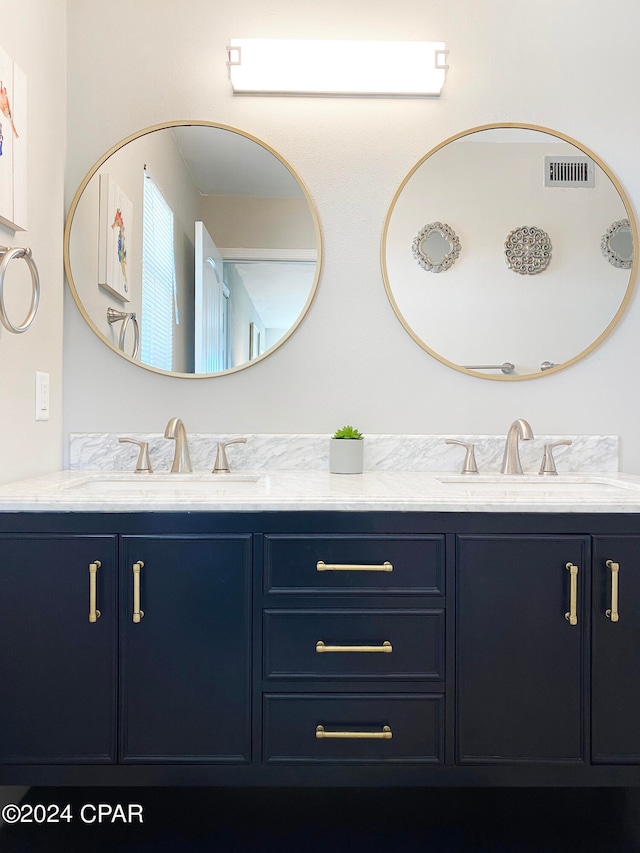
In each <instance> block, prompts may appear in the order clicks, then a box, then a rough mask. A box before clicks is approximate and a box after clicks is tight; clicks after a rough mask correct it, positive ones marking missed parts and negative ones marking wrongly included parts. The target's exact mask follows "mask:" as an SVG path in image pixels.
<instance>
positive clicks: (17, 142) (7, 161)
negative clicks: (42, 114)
mask: <svg viewBox="0 0 640 853" xmlns="http://www.w3.org/2000/svg"><path fill="white" fill-rule="evenodd" d="M0 222H1V223H2V224H3V225H7V226H8V227H9V228H11V229H13V230H14V231H26V228H27V78H26V77H25V75H24V74H23V72H22V71H21V70H20V68H18V66H17V65H16V64H15V62H14V61H13V59H11V57H10V56H9V54H8V53H6V52H5V51H4V50H3V49H2V48H1V47H0Z"/></svg>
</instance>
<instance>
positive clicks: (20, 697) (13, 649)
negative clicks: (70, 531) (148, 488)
mask: <svg viewBox="0 0 640 853" xmlns="http://www.w3.org/2000/svg"><path fill="white" fill-rule="evenodd" d="M116 543H117V537H115V536H82V535H63V536H58V535H54V534H41V535H36V534H34V535H18V534H16V535H11V534H0V696H1V700H0V763H2V764H37V763H41V764H102V763H109V762H113V761H115V759H116V749H115V747H116V664H117V651H116V649H117V646H116V627H117V618H116V617H117V613H116V584H115V582H116V570H115V569H116V565H117V547H116Z"/></svg>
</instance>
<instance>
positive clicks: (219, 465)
mask: <svg viewBox="0 0 640 853" xmlns="http://www.w3.org/2000/svg"><path fill="white" fill-rule="evenodd" d="M246 443H247V439H246V438H232V439H231V441H219V442H218V449H217V452H216V461H215V465H214V466H213V471H212V472H211V473H212V474H228V473H229V463H228V461H227V453H226V450H225V448H227V447H229V445H230V444H246Z"/></svg>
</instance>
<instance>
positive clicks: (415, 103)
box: [1, 0, 640, 473]
mask: <svg viewBox="0 0 640 853" xmlns="http://www.w3.org/2000/svg"><path fill="white" fill-rule="evenodd" d="M621 15H624V21H625V24H624V26H623V27H621V26H620V19H621ZM68 18H69V29H68V39H69V53H68V62H69V86H68V96H69V101H68V123H69V145H68V156H67V193H68V198H69V199H70V197H71V195H72V194H73V192H74V190H75V188H76V187H77V186H78V184H79V182H80V181H81V179H82V177H83V175H84V174H85V173H86V171H87V170H88V169H89V168H90V166H91V165H92V163H93V162H95V160H96V159H97V158H98V157H99V156H100V155H101V154H102V153H103V152H104V151H105V150H106V149H107V148H109V147H110V146H111V145H112V144H114V143H115V142H117V141H118V140H119V139H122V138H124V137H125V136H127V135H128V134H129V133H131V132H133V131H135V130H137V129H138V128H140V127H143V126H147V125H151V124H155V123H157V122H161V121H165V120H170V119H176V118H197V119H209V120H213V121H216V122H221V123H223V124H228V125H231V126H233V127H238V128H240V129H242V130H245V131H246V132H248V133H251V134H253V135H255V136H257V137H258V138H260V139H262V140H264V141H265V142H266V143H267V144H269V145H270V146H272V147H273V148H274V149H275V150H277V151H278V152H279V153H280V154H281V155H282V156H283V157H285V158H286V159H287V160H288V161H289V162H290V163H291V165H292V166H293V168H294V169H295V170H296V171H297V172H298V173H299V174H300V176H301V177H302V179H303V180H304V182H305V183H306V185H307V187H308V189H309V191H310V193H311V196H312V198H313V199H314V200H315V203H316V205H317V208H318V212H319V217H320V222H321V225H322V230H323V236H324V250H325V251H324V263H323V269H322V277H321V280H320V285H319V288H318V293H317V296H316V299H315V302H314V304H313V305H312V308H311V311H310V313H309V315H308V316H307V318H306V320H305V321H304V322H303V324H302V325H301V326H300V328H299V329H298V330H297V331H296V333H295V334H294V335H293V336H292V337H291V338H290V339H289V340H288V341H287V342H286V343H285V345H284V346H283V347H281V348H280V349H279V350H277V351H276V352H275V353H274V354H273V355H271V356H270V357H269V358H267V359H265V360H264V361H262V362H260V363H259V364H258V365H255V366H253V367H250V368H248V369H246V370H242V371H240V372H238V373H236V374H232V375H230V376H226V377H221V378H217V379H215V378H214V379H201V380H189V381H187V380H180V379H173V378H170V377H164V376H159V375H154V374H152V373H149V372H148V371H143V370H141V369H140V368H136V367H134V366H133V365H131V364H129V363H127V362H125V361H124V360H123V359H119V358H118V356H117V355H115V354H114V353H112V352H111V351H109V350H108V349H107V348H106V347H104V345H102V344H100V343H99V342H98V341H97V339H96V338H95V337H94V336H93V334H92V333H91V331H90V330H88V329H87V327H86V326H85V324H84V322H83V321H82V318H81V317H80V315H79V314H78V311H77V309H76V308H75V306H74V304H73V303H72V302H71V300H70V299H67V302H66V311H65V380H66V381H65V432H66V433H68V432H69V431H84V430H114V431H123V432H129V431H135V430H150V431H159V430H161V429H162V428H163V427H164V425H165V424H166V421H167V420H168V418H169V417H170V416H172V415H180V416H181V417H182V418H183V419H184V421H185V423H186V425H187V427H188V429H189V430H191V431H200V432H209V431H210V432H215V431H223V432H238V433H242V432H244V431H265V432H280V431H283V432H289V431H301V432H319V431H324V432H327V433H329V432H331V431H333V430H334V429H335V428H336V426H337V425H340V424H342V423H344V422H346V421H348V422H349V423H354V424H355V425H356V426H358V427H359V428H360V429H361V430H363V431H364V432H391V433H403V432H416V433H435V432H444V433H446V432H459V431H470V432H473V431H475V432H480V433H503V434H504V432H505V430H506V428H507V426H508V424H509V423H510V422H511V421H512V420H513V418H514V417H517V416H522V417H526V418H527V419H528V420H530V422H531V423H532V425H533V428H534V430H535V431H537V432H539V433H554V434H555V433H562V432H569V433H571V432H575V433H584V432H588V433H596V434H597V433H618V434H620V435H621V436H622V454H623V467H624V468H625V469H627V470H630V471H635V472H638V473H640V442H639V441H638V438H637V436H638V432H639V429H640V395H638V394H636V393H635V385H636V382H635V372H636V365H637V364H638V362H639V356H638V345H637V327H638V324H639V323H640V304H639V302H638V299H637V297H634V298H633V299H632V301H631V304H630V306H629V310H628V311H627V314H626V316H625V317H624V318H623V320H622V322H621V323H620V325H619V326H618V328H617V329H616V330H615V332H614V334H613V335H612V336H610V338H609V339H608V340H607V341H606V342H605V344H604V345H603V346H602V347H600V348H599V349H598V350H596V351H595V352H594V353H593V354H592V355H591V356H590V357H589V358H588V359H586V360H584V361H582V362H581V363H580V364H578V365H576V366H574V367H572V368H570V369H568V370H566V371H564V372H561V373H559V374H556V375H553V376H547V377H546V378H543V379H537V380H533V381H528V382H515V383H507V384H505V383H499V382H491V381H487V380H481V379H476V378H471V377H467V376H465V375H463V374H459V373H456V372H454V371H452V370H450V369H448V368H447V367H445V366H443V365H442V364H440V363H439V362H437V361H435V360H433V359H432V358H431V357H430V356H429V355H428V354H426V353H425V352H424V351H423V350H421V349H420V348H419V347H418V346H417V345H416V344H415V343H414V342H413V341H412V340H411V339H410V337H409V336H408V335H407V334H406V332H405V331H404V329H403V328H402V326H401V324H400V323H399V321H398V320H397V318H396V316H395V314H394V313H393V311H392V309H391V307H390V305H389V302H388V299H387V296H386V293H385V289H384V286H383V280H382V274H381V269H380V240H381V234H382V228H383V223H384V220H385V216H386V212H387V209H388V206H389V204H390V202H391V200H392V198H393V195H394V193H395V191H396V189H397V188H398V186H399V184H400V182H401V181H402V179H403V178H404V176H405V175H406V174H407V172H408V171H409V170H410V169H411V168H412V167H413V166H414V164H415V163H416V162H417V161H418V160H419V159H420V158H421V157H422V156H423V155H424V154H425V153H426V152H427V151H428V150H429V149H430V148H432V147H433V146H435V145H436V144H437V143H439V142H440V141H441V140H443V139H445V138H447V137H449V136H451V135H452V134H454V133H457V132H459V131H462V130H464V129H466V128H469V127H473V126H475V125H479V124H484V123H487V122H492V121H498V120H503V121H524V122H530V123H534V124H540V125H546V126H548V127H551V128H555V129H557V130H559V131H561V132H564V133H566V134H568V135H569V136H572V137H574V138H576V139H578V140H580V141H582V142H583V143H584V144H585V145H587V146H589V147H590V148H592V149H593V151H594V152H595V153H596V154H598V155H599V156H600V157H602V159H603V160H604V162H605V163H607V164H608V165H609V167H611V168H612V170H613V171H614V173H615V174H616V175H617V176H618V177H619V179H620V180H621V181H622V183H623V185H624V186H625V189H626V190H627V192H628V194H629V195H630V198H631V200H632V203H633V204H634V207H637V205H638V201H639V200H640V171H639V170H638V168H637V140H638V138H640V111H638V110H635V109H634V108H633V104H634V103H635V100H636V88H637V80H638V76H639V72H640V59H639V58H638V51H637V44H636V42H637V33H638V31H639V30H640V5H638V4H634V3H630V2H623V0H619V2H618V0H614V2H613V5H610V6H609V7H608V9H607V14H602V4H601V3H599V2H596V0H583V2H580V3H577V2H575V0H539V2H538V3H536V6H535V13H534V14H524V12H523V4H522V3H519V2H513V0H483V2H468V0H427V2H425V0H397V2H394V3H389V2H388V0H367V2H365V0H352V2H350V3H345V2H344V0H323V3H322V14H321V15H319V14H318V4H317V2H315V0H299V2H297V3H291V2H287V0H272V2H269V3H264V2H261V0H238V2H235V3H228V2H222V0H189V2H188V3H187V4H186V5H185V4H183V5H182V6H176V4H172V3H169V2H163V3H162V4H161V3H159V2H158V0H136V2H131V0H112V2H110V3H109V4H108V6H107V7H105V6H104V4H102V3H97V2H87V0H69V3H68ZM247 22H249V23H250V27H249V29H250V33H247V27H248V24H247ZM247 34H249V35H253V36H271V37H305V36H306V37H313V38H341V37H342V38H362V39H381V38H384V39H407V38H409V39H415V38H425V39H434V40H437V39H442V40H444V41H446V43H447V47H448V48H449V50H450V54H449V62H450V71H449V73H448V77H447V81H446V83H445V87H444V90H443V93H442V97H441V98H439V99H416V100H410V99H409V100H407V99H405V100H403V99H399V100H384V99H375V98H369V99H353V98H334V99H331V98H322V97H315V98H295V97H289V98H284V97H283V98H280V97H268V98H259V97H249V96H244V97H234V96H233V94H232V91H231V88H230V85H229V82H228V79H227V75H226V67H225V60H226V54H225V46H226V44H227V42H228V39H229V38H230V37H232V36H241V35H247ZM49 49H50V48H49ZM329 342H330V345H328V344H329ZM1 343H3V344H4V341H2V342H1ZM338 365H339V369H337V366H338ZM96 376H97V377H99V379H96ZM116 400H117V401H118V404H117V405H116V404H114V401H116Z"/></svg>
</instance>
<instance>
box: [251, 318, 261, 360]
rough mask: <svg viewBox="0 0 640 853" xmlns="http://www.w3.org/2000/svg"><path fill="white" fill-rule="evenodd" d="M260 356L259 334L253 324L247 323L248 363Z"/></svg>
mask: <svg viewBox="0 0 640 853" xmlns="http://www.w3.org/2000/svg"><path fill="white" fill-rule="evenodd" d="M259 355H260V332H259V331H258V327H257V326H256V324H255V323H249V361H251V359H253V358H257V357H258V356H259Z"/></svg>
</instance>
